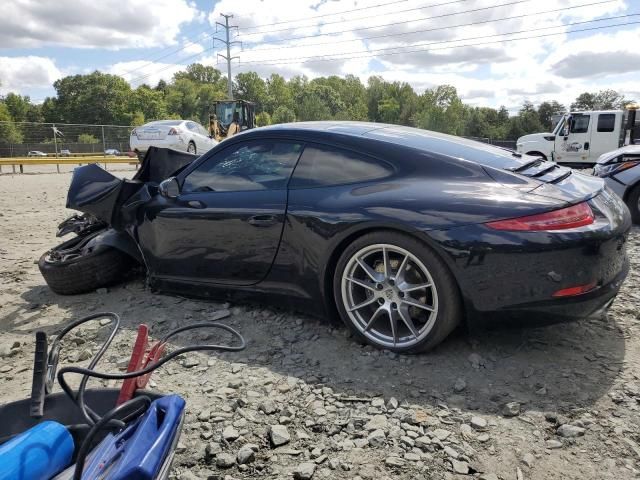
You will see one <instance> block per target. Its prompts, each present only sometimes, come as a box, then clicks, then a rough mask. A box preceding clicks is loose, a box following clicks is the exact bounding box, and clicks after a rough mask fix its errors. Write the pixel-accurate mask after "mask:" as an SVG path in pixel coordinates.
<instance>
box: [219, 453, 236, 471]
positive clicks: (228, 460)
mask: <svg viewBox="0 0 640 480" xmlns="http://www.w3.org/2000/svg"><path fill="white" fill-rule="evenodd" d="M235 464H236V459H235V458H234V456H233V455H231V454H230V453H219V454H218V455H216V466H217V467H218V468H231V467H233V466H234V465H235Z"/></svg>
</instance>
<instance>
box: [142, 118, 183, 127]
mask: <svg viewBox="0 0 640 480" xmlns="http://www.w3.org/2000/svg"><path fill="white" fill-rule="evenodd" d="M181 123H182V120H158V121H157V122H150V123H147V125H146V126H147V127H150V126H151V127H153V126H156V125H180V124H181Z"/></svg>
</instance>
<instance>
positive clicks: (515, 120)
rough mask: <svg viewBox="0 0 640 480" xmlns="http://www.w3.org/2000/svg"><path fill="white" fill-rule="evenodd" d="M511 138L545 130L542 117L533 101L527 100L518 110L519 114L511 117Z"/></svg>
mask: <svg viewBox="0 0 640 480" xmlns="http://www.w3.org/2000/svg"><path fill="white" fill-rule="evenodd" d="M510 122H511V126H510V129H509V137H510V138H513V139H515V138H518V137H521V136H522V135H527V134H529V133H536V132H542V131H543V130H544V128H543V126H542V124H541V123H540V117H539V116H538V112H537V111H536V107H535V106H534V105H533V103H531V102H529V101H526V102H524V104H523V105H522V108H521V109H520V111H519V112H518V115H517V116H515V117H512V118H511V119H510Z"/></svg>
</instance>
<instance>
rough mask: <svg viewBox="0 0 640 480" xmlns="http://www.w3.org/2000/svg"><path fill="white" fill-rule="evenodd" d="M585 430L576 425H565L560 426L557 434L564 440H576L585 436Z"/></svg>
mask: <svg viewBox="0 0 640 480" xmlns="http://www.w3.org/2000/svg"><path fill="white" fill-rule="evenodd" d="M584 432H585V429H584V428H582V427H577V426H575V425H571V424H568V423H565V424H564V425H560V427H559V428H558V430H557V431H556V433H557V434H558V435H560V436H561V437H564V438H575V437H581V436H583V435H584Z"/></svg>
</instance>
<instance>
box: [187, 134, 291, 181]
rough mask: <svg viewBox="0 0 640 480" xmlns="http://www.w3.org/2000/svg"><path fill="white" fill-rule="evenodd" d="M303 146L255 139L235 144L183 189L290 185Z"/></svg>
mask: <svg viewBox="0 0 640 480" xmlns="http://www.w3.org/2000/svg"><path fill="white" fill-rule="evenodd" d="M301 151H302V145H301V144H299V143H292V142H282V141H265V140H255V141H251V142H244V143H241V144H238V145H233V146H231V147H229V148H226V149H224V150H222V151H221V152H218V153H216V154H215V155H214V156H212V157H210V158H209V159H207V160H206V161H205V162H204V163H203V164H201V165H200V166H199V167H198V168H197V169H196V170H194V171H193V172H191V173H190V174H189V175H188V176H187V177H186V178H185V181H184V185H183V186H182V191H183V192H232V191H244V190H267V189H270V190H275V189H281V188H286V186H287V181H288V180H289V177H290V176H291V171H292V170H293V167H294V166H295V164H296V161H297V160H298V157H299V156H300V152H301Z"/></svg>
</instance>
